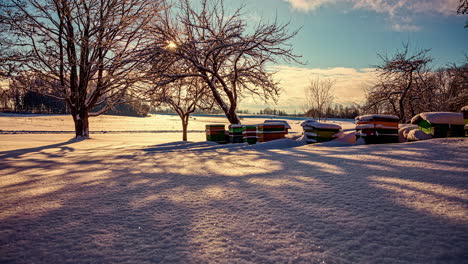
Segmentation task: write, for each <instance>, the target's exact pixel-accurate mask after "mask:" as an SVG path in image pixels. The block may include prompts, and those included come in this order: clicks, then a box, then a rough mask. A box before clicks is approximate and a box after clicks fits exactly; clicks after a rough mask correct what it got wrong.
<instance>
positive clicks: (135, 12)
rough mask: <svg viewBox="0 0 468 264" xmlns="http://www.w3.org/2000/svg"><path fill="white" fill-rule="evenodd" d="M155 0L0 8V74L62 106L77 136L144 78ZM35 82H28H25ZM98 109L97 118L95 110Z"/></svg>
mask: <svg viewBox="0 0 468 264" xmlns="http://www.w3.org/2000/svg"><path fill="white" fill-rule="evenodd" d="M158 4H159V1H153V0H73V1H70V0H41V1H38V0H11V1H2V2H1V3H0V49H2V51H4V53H3V54H2V55H0V64H1V65H0V72H2V74H3V75H8V76H9V77H14V78H16V80H17V81H20V82H23V81H27V80H34V79H39V80H41V81H42V82H43V83H42V84H41V85H35V84H34V83H28V84H25V85H24V86H25V87H29V89H31V90H33V91H35V92H39V93H42V94H45V95H48V96H51V97H55V98H59V99H62V100H64V101H65V102H66V103H67V105H68V108H69V110H70V112H71V115H72V117H73V121H74V122H75V131H76V136H77V137H89V121H88V118H89V116H95V115H99V114H102V113H104V112H105V111H107V110H108V109H110V108H111V107H112V106H113V105H115V104H117V103H119V102H120V101H121V98H122V97H123V96H124V95H125V93H126V91H127V90H128V89H129V88H130V87H131V86H132V85H133V84H135V83H136V82H138V81H139V80H140V79H141V77H142V76H141V74H140V73H139V72H138V71H136V69H137V67H138V65H139V64H140V63H141V60H140V59H139V57H137V56H138V55H140V54H141V52H140V50H141V48H142V47H144V46H145V41H146V36H147V31H146V28H147V26H148V25H149V24H150V23H151V22H152V20H153V19H154V15H155V12H157V11H158ZM31 75H32V76H34V78H25V76H31ZM97 105H101V108H100V109H101V110H100V111H99V112H91V111H92V109H93V108H94V107H95V106H97Z"/></svg>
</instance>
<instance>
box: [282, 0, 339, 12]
mask: <svg viewBox="0 0 468 264" xmlns="http://www.w3.org/2000/svg"><path fill="white" fill-rule="evenodd" d="M284 1H286V2H289V3H290V4H291V7H292V8H293V9H296V10H298V11H302V12H309V11H313V10H315V9H317V8H319V7H321V6H323V5H326V4H334V3H336V2H339V1H340V0H284Z"/></svg>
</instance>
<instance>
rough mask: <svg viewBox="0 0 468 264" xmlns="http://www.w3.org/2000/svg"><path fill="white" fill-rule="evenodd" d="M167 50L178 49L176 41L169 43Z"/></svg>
mask: <svg viewBox="0 0 468 264" xmlns="http://www.w3.org/2000/svg"><path fill="white" fill-rule="evenodd" d="M166 49H169V50H175V49H177V44H176V43H175V42H174V41H168V43H167V45H166Z"/></svg>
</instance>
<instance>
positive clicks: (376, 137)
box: [355, 115, 399, 144]
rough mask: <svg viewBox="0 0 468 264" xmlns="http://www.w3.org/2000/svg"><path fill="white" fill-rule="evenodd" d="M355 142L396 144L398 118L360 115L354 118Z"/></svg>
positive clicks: (397, 139)
mask: <svg viewBox="0 0 468 264" xmlns="http://www.w3.org/2000/svg"><path fill="white" fill-rule="evenodd" d="M355 120H356V140H359V139H361V138H362V139H363V140H364V142H365V143H366V144H379V143H398V142H399V136H398V121H399V118H398V116H394V115H362V116H358V117H356V119H355Z"/></svg>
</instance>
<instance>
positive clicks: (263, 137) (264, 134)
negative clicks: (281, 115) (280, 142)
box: [257, 122, 286, 142]
mask: <svg viewBox="0 0 468 264" xmlns="http://www.w3.org/2000/svg"><path fill="white" fill-rule="evenodd" d="M284 135H286V126H285V124H284V123H283V122H268V123H263V124H259V125H257V140H258V141H259V142H267V141H271V140H276V139H282V138H284Z"/></svg>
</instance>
